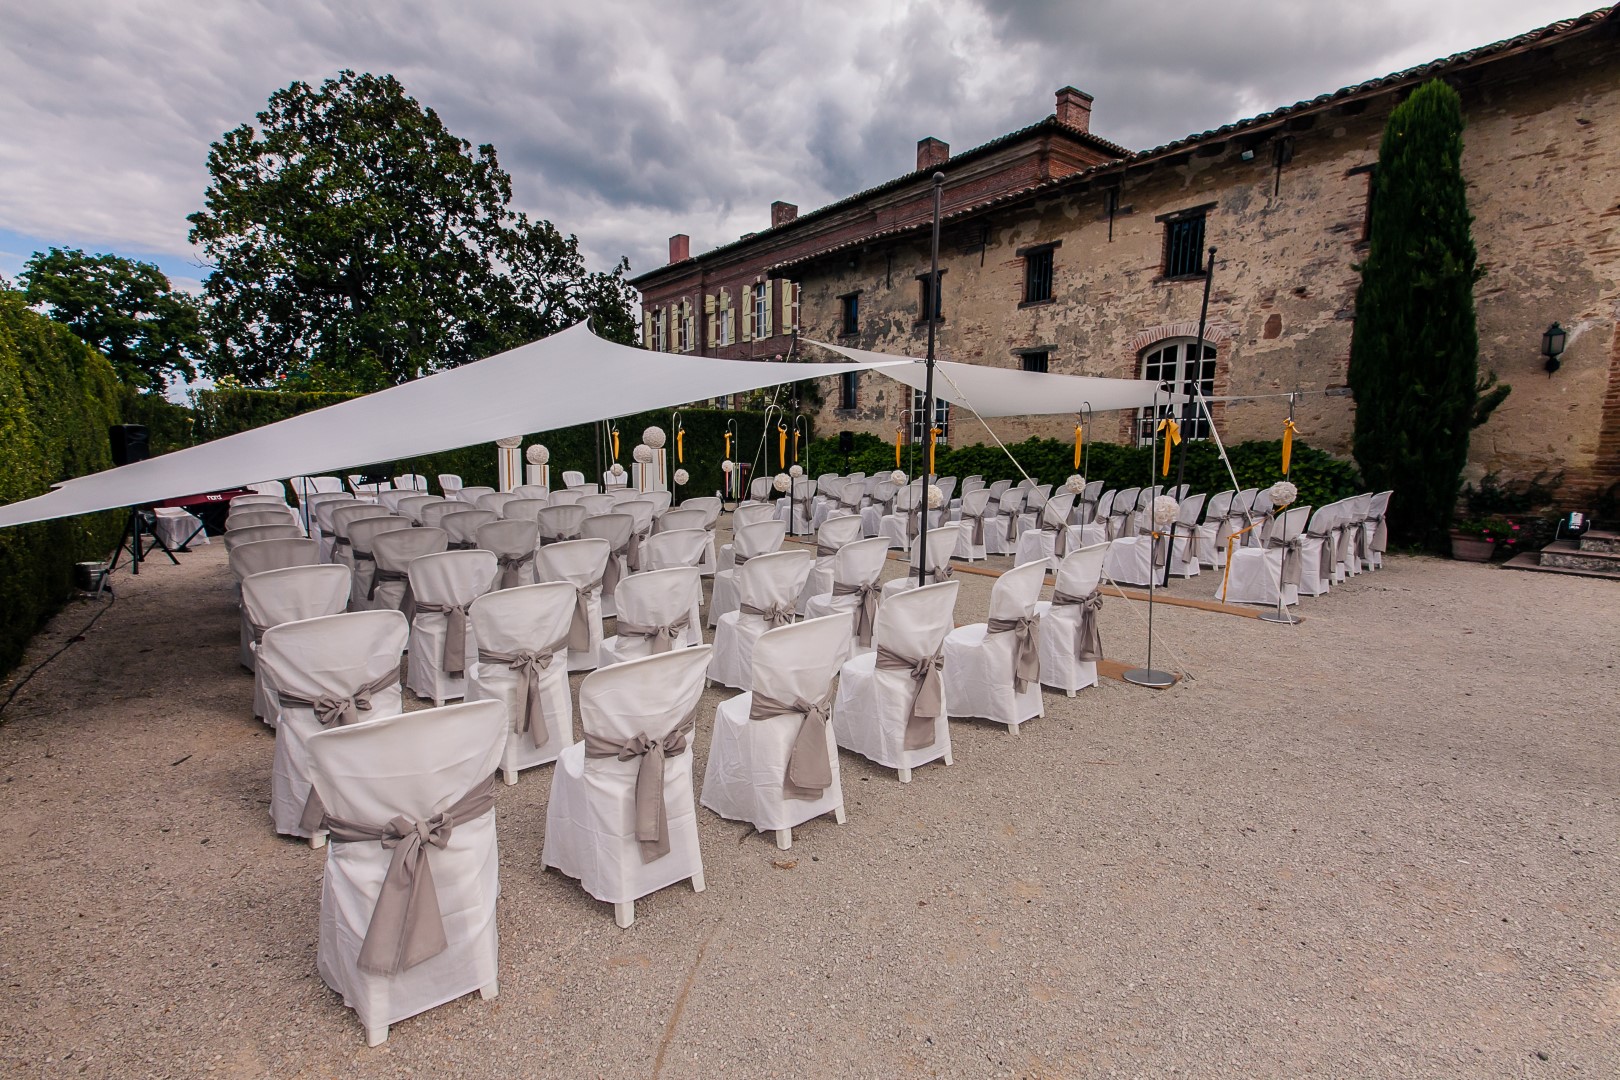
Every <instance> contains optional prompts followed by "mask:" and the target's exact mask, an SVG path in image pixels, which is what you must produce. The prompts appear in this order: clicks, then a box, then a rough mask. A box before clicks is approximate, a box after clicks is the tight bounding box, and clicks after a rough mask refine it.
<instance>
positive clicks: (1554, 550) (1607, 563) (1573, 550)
mask: <svg viewBox="0 0 1620 1080" xmlns="http://www.w3.org/2000/svg"><path fill="white" fill-rule="evenodd" d="M1536 554H1537V556H1538V557H1539V561H1540V565H1541V566H1544V567H1547V568H1549V569H1553V570H1578V571H1580V572H1582V573H1587V574H1596V575H1603V576H1608V575H1614V576H1616V577H1620V552H1610V551H1586V550H1583V549H1582V548H1581V547H1580V546H1579V545H1578V544H1577V543H1575V542H1574V541H1572V540H1554V541H1553V542H1552V543H1550V544H1548V545H1547V546H1546V547H1544V548H1542V549H1541V550H1540V551H1539V552H1537V553H1536Z"/></svg>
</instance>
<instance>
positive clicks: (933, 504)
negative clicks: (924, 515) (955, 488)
mask: <svg viewBox="0 0 1620 1080" xmlns="http://www.w3.org/2000/svg"><path fill="white" fill-rule="evenodd" d="M944 505H945V493H944V492H943V491H941V490H939V487H938V486H937V485H935V484H929V485H928V509H930V510H938V509H939V508H940V507H942V506H944Z"/></svg>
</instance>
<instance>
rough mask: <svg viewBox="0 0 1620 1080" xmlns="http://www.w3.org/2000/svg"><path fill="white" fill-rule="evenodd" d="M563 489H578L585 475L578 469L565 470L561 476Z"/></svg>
mask: <svg viewBox="0 0 1620 1080" xmlns="http://www.w3.org/2000/svg"><path fill="white" fill-rule="evenodd" d="M562 480H563V487H565V488H571V487H579V486H580V485H581V484H583V483H584V482H585V474H584V473H582V472H580V471H579V470H578V469H565V470H563V474H562Z"/></svg>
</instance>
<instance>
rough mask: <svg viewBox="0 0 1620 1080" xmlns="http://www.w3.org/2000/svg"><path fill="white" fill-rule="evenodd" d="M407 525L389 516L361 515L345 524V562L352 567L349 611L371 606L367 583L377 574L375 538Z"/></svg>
mask: <svg viewBox="0 0 1620 1080" xmlns="http://www.w3.org/2000/svg"><path fill="white" fill-rule="evenodd" d="M410 527H411V523H410V522H409V521H407V520H405V519H404V518H402V517H392V516H391V517H374V518H361V519H360V520H359V521H356V522H352V523H351V524H350V525H349V561H350V564H351V565H352V566H353V571H352V573H350V575H349V610H350V611H365V610H367V609H369V608H371V607H374V606H375V605H374V604H372V602H371V593H372V589H371V585H372V582H373V581H374V580H376V574H377V556H376V554H375V553H374V545H375V544H376V542H377V537H379V536H381V535H382V534H383V533H390V532H396V531H398V530H400V529H408V528H410ZM334 565H337V564H334Z"/></svg>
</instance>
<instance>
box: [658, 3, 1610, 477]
mask: <svg viewBox="0 0 1620 1080" xmlns="http://www.w3.org/2000/svg"><path fill="white" fill-rule="evenodd" d="M1435 77H1440V78H1444V79H1446V80H1447V81H1448V82H1449V83H1451V85H1453V86H1454V87H1456V88H1457V89H1458V91H1459V92H1460V93H1461V95H1462V98H1463V102H1464V107H1465V110H1466V117H1467V121H1468V128H1467V131H1466V132H1465V135H1464V141H1465V150H1464V172H1465V175H1466V177H1467V179H1468V182H1469V197H1470V208H1471V210H1472V212H1473V214H1474V218H1475V223H1474V238H1475V242H1476V244H1477V246H1478V248H1479V254H1480V263H1481V265H1482V266H1483V267H1484V269H1485V276H1484V277H1483V279H1482V280H1481V281H1480V282H1479V284H1478V286H1477V287H1476V290H1475V298H1476V305H1477V310H1478V320H1479V338H1480V357H1479V362H1480V368H1481V371H1483V372H1489V371H1494V372H1495V373H1496V374H1497V376H1498V377H1499V378H1500V379H1501V380H1502V381H1503V382H1507V383H1510V384H1511V385H1512V386H1513V392H1512V394H1511V396H1510V397H1509V398H1508V400H1507V401H1506V403H1505V404H1504V405H1503V406H1502V407H1501V408H1500V409H1499V410H1498V411H1497V413H1496V414H1495V415H1494V416H1493V418H1492V419H1491V420H1490V422H1489V423H1488V424H1486V425H1485V426H1484V427H1482V428H1480V429H1477V430H1476V431H1475V432H1474V433H1473V437H1472V441H1471V449H1470V466H1469V472H1470V478H1472V479H1476V480H1477V479H1478V478H1480V477H1482V476H1483V475H1485V474H1486V473H1495V474H1497V475H1498V476H1499V477H1501V478H1502V479H1503V480H1504V481H1505V482H1510V483H1511V482H1514V481H1524V480H1528V479H1530V478H1532V477H1534V476H1536V475H1538V474H1543V473H1557V472H1562V473H1563V474H1564V478H1565V483H1564V488H1563V490H1562V500H1563V501H1568V502H1570V503H1571V504H1573V505H1579V504H1580V503H1581V501H1582V500H1589V499H1592V498H1595V497H1596V496H1597V495H1598V494H1599V493H1600V492H1602V491H1604V490H1607V489H1609V488H1610V487H1611V486H1612V485H1614V484H1615V483H1616V481H1617V480H1620V328H1617V327H1620V323H1617V315H1620V233H1617V225H1620V183H1617V181H1616V177H1620V125H1617V124H1616V123H1614V122H1613V118H1614V117H1616V116H1620V12H1617V11H1600V12H1595V13H1593V14H1591V15H1587V16H1583V17H1581V18H1580V19H1576V20H1571V21H1569V22H1565V23H1559V24H1555V25H1554V26H1551V27H1547V28H1544V29H1543V30H1540V31H1536V32H1533V33H1531V34H1527V35H1523V36H1521V37H1519V38H1515V39H1512V40H1510V41H1507V42H1502V43H1498V44H1496V45H1492V46H1487V47H1484V48H1480V49H1476V50H1471V51H1470V52H1466V53H1461V54H1458V55H1457V56H1453V57H1449V58H1446V59H1444V60H1440V61H1436V62H1434V63H1432V64H1427V65H1423V66H1421V67H1418V68H1414V69H1411V70H1409V71H1405V72H1400V73H1396V74H1394V75H1390V76H1387V77H1385V78H1382V79H1378V80H1374V81H1372V82H1369V83H1365V84H1362V85H1360V86H1355V87H1348V88H1345V89H1343V90H1340V91H1338V92H1336V93H1333V94H1328V95H1324V96H1323V97H1321V98H1317V99H1314V100H1312V101H1308V102H1301V103H1299V104H1298V105H1294V106H1291V107H1288V108H1284V109H1279V110H1277V111H1275V112H1272V113H1268V114H1265V115H1262V116H1258V117H1255V118H1253V119H1250V120H1245V121H1241V122H1239V123H1236V124H1232V125H1229V126H1227V127H1225V128H1221V129H1217V130H1215V131H1211V132H1206V133H1203V134H1200V135H1196V136H1192V137H1190V138H1187V139H1183V140H1180V141H1178V142H1175V143H1171V144H1168V145H1166V146H1162V147H1158V148H1156V149H1153V150H1149V151H1144V152H1141V153H1134V154H1132V153H1125V152H1119V153H1117V154H1114V155H1113V156H1111V157H1109V158H1107V159H1106V160H1099V161H1096V162H1093V163H1091V164H1080V165H1078V166H1077V167H1074V168H1066V167H1064V166H1063V165H1062V164H1059V166H1058V167H1056V168H1049V169H1048V170H1047V171H1046V172H1045V173H1044V174H1042V173H1040V172H1039V170H1031V171H1027V172H1025V173H1023V174H1021V175H1014V174H1013V173H1012V171H1011V170H1008V169H1007V168H1006V167H1005V162H1004V163H1003V167H1002V168H1001V169H1000V170H999V171H998V170H996V169H986V168H985V167H984V165H985V158H986V156H987V155H986V154H985V153H984V151H985V148H983V147H981V148H978V149H977V150H974V151H969V152H968V153H966V154H963V155H960V156H958V157H954V158H947V159H946V160H944V161H942V162H937V163H935V164H932V165H927V166H925V165H924V164H923V162H922V161H919V166H920V167H919V170H918V171H917V172H916V173H913V174H910V175H909V176H907V177H902V178H900V179H899V180H897V181H893V182H891V183H890V184H889V185H885V186H883V187H881V188H878V189H874V190H873V191H872V192H866V193H862V194H861V195H858V196H855V197H853V198H852V199H849V200H844V201H843V202H842V203H839V204H835V206H834V207H831V208H828V210H834V211H836V212H837V214H840V215H843V217H844V220H843V221H842V222H841V223H840V224H839V226H838V227H834V228H820V229H816V230H814V231H811V230H806V229H804V227H803V226H797V227H796V224H795V223H794V222H785V223H783V224H781V225H779V226H777V227H775V228H773V229H771V230H769V231H768V232H766V233H762V234H759V235H758V236H755V237H752V238H748V239H745V240H744V241H741V242H739V243H738V244H734V245H730V246H729V247H728V248H724V249H720V251H721V252H723V253H725V260H726V261H728V262H729V263H730V264H732V265H742V264H744V263H748V262H752V264H753V265H754V266H755V268H756V270H755V272H756V273H759V274H760V275H761V276H762V277H764V278H766V279H775V280H777V281H780V282H782V283H783V284H784V286H785V285H786V284H787V283H793V284H794V285H796V286H797V289H798V293H797V297H798V325H799V330H800V332H801V335H802V337H804V338H809V339H819V340H825V341H832V342H838V343H841V344H849V345H853V346H856V347H859V348H865V349H873V350H877V351H881V352H891V353H901V354H908V355H914V356H915V355H921V354H922V352H923V350H924V343H925V339H926V329H927V328H926V322H925V320H924V319H923V318H922V315H923V311H924V308H923V304H924V302H925V299H924V297H925V294H926V293H927V291H928V287H929V286H928V282H927V276H928V275H927V269H928V265H929V252H928V220H927V215H926V213H922V212H921V208H922V207H924V206H926V204H927V203H928V200H929V197H930V192H931V188H932V182H931V177H932V174H933V173H934V172H935V171H938V172H942V173H943V174H944V176H945V184H944V189H943V190H944V196H943V200H944V204H945V211H944V225H943V228H942V235H941V245H940V267H941V277H940V281H939V288H938V293H939V303H940V319H941V321H940V322H939V323H938V325H937V327H936V329H937V333H938V355H939V356H940V357H941V358H942V359H948V360H957V361H964V362H970V363H978V364H989V365H994V366H1002V367H1019V366H1023V367H1028V368H1032V369H1035V370H1049V371H1052V372H1057V373H1064V374H1079V375H1101V376H1112V377H1155V378H1158V377H1165V376H1174V377H1178V378H1181V379H1183V380H1185V379H1195V380H1197V381H1198V382H1199V383H1200V385H1201V386H1202V388H1203V389H1204V392H1205V393H1206V394H1209V395H1210V396H1211V397H1215V398H1225V399H1228V400H1226V401H1221V402H1217V403H1216V404H1215V406H1214V407H1213V410H1212V411H1213V414H1214V417H1215V421H1216V423H1217V424H1218V425H1219V428H1220V431H1221V434H1222V436H1223V437H1224V438H1226V439H1228V440H1242V439H1248V438H1276V437H1277V436H1278V435H1279V434H1280V432H1281V428H1282V423H1283V420H1284V419H1285V418H1286V417H1287V415H1288V408H1289V404H1288V398H1287V396H1286V395H1288V394H1291V393H1294V394H1297V397H1296V398H1295V406H1294V418H1295V422H1296V424H1297V425H1298V427H1299V429H1300V431H1301V432H1302V433H1303V435H1304V437H1305V438H1306V439H1307V441H1309V442H1310V443H1312V444H1313V445H1316V446H1319V447H1322V448H1323V449H1326V450H1329V451H1330V452H1333V453H1335V454H1339V455H1341V456H1348V455H1349V449H1350V435H1351V428H1352V423H1353V415H1354V414H1353V409H1354V399H1353V397H1352V396H1351V394H1350V388H1349V387H1348V385H1347V376H1346V373H1347V369H1348V363H1349V355H1350V341H1351V335H1352V330H1353V326H1354V314H1355V312H1354V302H1355V293H1356V286H1357V284H1358V274H1357V271H1356V264H1357V262H1358V260H1359V259H1360V258H1361V257H1362V256H1363V254H1364V253H1365V250H1366V242H1367V230H1368V193H1369V182H1370V177H1371V173H1372V171H1373V169H1374V168H1375V167H1376V163H1377V155H1378V147H1379V143H1380V140H1381V137H1382V132H1383V127H1384V123H1385V121H1386V120H1387V119H1388V116H1389V113H1390V110H1391V109H1393V108H1394V106H1395V105H1396V104H1397V103H1398V102H1399V101H1400V100H1401V99H1402V98H1403V97H1404V96H1405V95H1406V94H1407V93H1409V92H1410V91H1411V90H1412V89H1414V88H1415V87H1416V86H1418V85H1420V84H1421V83H1422V82H1424V81H1426V80H1428V79H1430V78H1435ZM1065 94H1069V95H1074V96H1073V97H1071V98H1070V99H1069V101H1070V103H1071V104H1073V103H1075V102H1079V101H1080V100H1081V99H1084V100H1083V104H1084V105H1085V107H1086V117H1085V118H1086V119H1089V106H1090V101H1089V99H1085V98H1084V95H1079V94H1078V92H1076V91H1072V90H1067V89H1066V90H1065V91H1060V94H1059V112H1058V114H1057V115H1054V116H1053V117H1051V118H1048V120H1047V121H1044V122H1043V124H1042V125H1036V126H1035V128H1031V129H1025V130H1024V132H1019V133H1014V135H1013V136H1007V137H1004V139H1003V140H997V142H996V143H992V144H988V146H989V147H990V148H991V151H990V155H989V156H994V155H996V154H1003V155H1006V154H1014V155H1016V154H1017V153H1018V150H1019V149H1020V148H1022V149H1023V150H1024V151H1025V153H1024V157H1025V158H1026V159H1028V160H1042V159H1043V158H1042V155H1041V154H1039V153H1029V152H1028V146H1027V142H1028V139H1029V134H1030V133H1031V132H1034V131H1036V130H1038V129H1041V128H1042V127H1043V126H1046V127H1049V128H1052V129H1059V128H1069V126H1070V125H1067V124H1064V123H1062V120H1063V109H1064V104H1065V99H1064V95H1065ZM1069 118H1070V120H1071V121H1072V120H1073V119H1074V118H1075V114H1074V113H1072V112H1071V113H1070V114H1069ZM1087 138H1088V140H1089V138H1090V137H1089V136H1087ZM1106 145H1107V144H1104V143H1102V141H1101V140H1094V141H1088V142H1087V143H1086V148H1087V149H1090V150H1093V151H1096V150H1102V149H1103V148H1104V147H1105V146H1106ZM888 206H895V207H907V208H909V212H902V213H897V214H894V215H892V216H891V217H890V218H889V219H888V220H887V222H886V223H885V222H884V220H883V219H882V216H881V213H880V211H881V210H882V209H883V208H884V207H888ZM863 211H865V212H867V213H868V216H867V218H866V220H865V221H864V222H863V221H861V220H860V219H859V218H858V217H857V216H856V215H857V214H858V213H860V212H863ZM818 216H820V217H825V216H827V212H826V211H821V212H818V214H817V215H807V216H806V218H801V219H799V221H800V222H804V221H806V220H807V219H811V218H816V217H818ZM828 224H831V223H828ZM1210 247H1213V248H1215V249H1216V254H1215V256H1214V272H1213V276H1212V282H1213V289H1212V294H1211V297H1210V304H1209V316H1208V322H1207V325H1206V329H1205V334H1204V339H1203V341H1202V343H1201V346H1200V344H1199V343H1197V342H1196V341H1195V338H1196V334H1197V327H1198V319H1199V309H1200V305H1201V301H1202V299H1203V287H1204V277H1203V273H1202V270H1203V267H1204V264H1203V260H1204V259H1205V258H1207V250H1208V248H1210ZM711 254H714V253H711ZM698 261H699V260H694V262H698ZM676 269H677V267H675V266H671V267H666V268H664V272H665V273H666V275H668V273H669V272H672V271H675V270H676ZM659 273H660V272H656V271H655V272H654V274H651V275H646V276H645V277H644V278H643V279H641V280H642V281H648V280H649V279H652V280H653V281H661V280H663V279H660V278H659V277H658V275H659ZM643 287H644V289H646V288H647V287H646V286H643ZM647 295H648V296H649V297H652V296H654V295H655V291H654V290H651V289H649V290H648V291H647ZM1554 321H1557V322H1558V323H1559V324H1560V325H1561V326H1562V327H1563V328H1564V329H1565V330H1567V331H1568V343H1567V348H1566V351H1565V352H1564V354H1563V355H1562V357H1561V358H1560V359H1561V360H1562V362H1563V363H1562V367H1561V368H1560V369H1559V370H1558V371H1557V372H1556V373H1554V374H1552V375H1549V374H1548V373H1547V372H1546V371H1545V370H1544V367H1543V358H1542V356H1541V355H1540V352H1541V349H1540V345H1541V336H1542V332H1543V330H1544V329H1546V328H1547V326H1548V325H1549V324H1550V323H1552V322H1554ZM800 351H801V352H802V351H804V347H803V346H801V350H800ZM810 351H814V350H813V349H811V350H810ZM843 383H844V384H843V385H840V386H837V387H828V388H826V389H825V391H824V394H823V398H824V401H825V405H824V410H825V415H823V416H822V417H820V419H819V428H820V429H821V430H823V431H826V430H829V429H831V430H837V429H840V428H843V429H852V430H864V431H870V432H872V433H874V434H877V435H879V436H881V437H884V438H886V439H887V438H892V437H893V433H894V431H895V428H896V427H897V426H903V425H905V424H906V423H907V421H908V420H911V419H915V418H912V417H911V416H910V415H909V413H910V409H911V406H912V404H913V401H912V395H911V392H910V391H909V390H908V389H906V388H905V387H901V386H899V385H898V384H895V383H892V382H889V381H888V380H885V379H883V378H882V377H881V376H878V375H874V374H865V375H861V376H857V377H855V378H853V379H848V378H846V379H845V380H844V381H843ZM851 383H853V385H850V384H851ZM953 411H955V412H958V413H959V412H960V411H961V410H953ZM965 419H967V418H965V417H962V416H960V415H958V416H954V417H951V420H952V425H951V426H952V427H954V428H955V430H953V431H952V432H951V435H952V437H953V441H965V442H974V441H980V440H981V439H982V438H983V433H982V429H978V427H977V424H973V425H972V426H971V427H968V426H964V425H963V421H964V420H965ZM1099 419H1100V420H1101V422H1099V423H1098V424H1097V425H1096V429H1097V433H1098V435H1099V436H1101V437H1104V438H1110V439H1115V440H1126V439H1131V438H1134V437H1136V435H1137V433H1138V431H1139V430H1140V428H1139V425H1138V418H1137V417H1135V416H1125V415H1117V416H1115V417H1112V418H1099ZM1073 424H1074V420H1073V418H1072V417H1047V418H1028V419H1024V420H1019V419H1011V418H1009V419H1003V420H1000V421H997V422H996V425H997V432H998V434H1000V435H1001V436H1002V438H1004V439H1016V438H1021V437H1024V436H1025V435H1031V434H1039V435H1049V436H1053V437H1058V438H1063V437H1066V436H1067V434H1068V433H1069V432H1070V431H1072V428H1073ZM1192 434H1195V435H1197V434H1201V432H1199V431H1194V432H1192Z"/></svg>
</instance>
